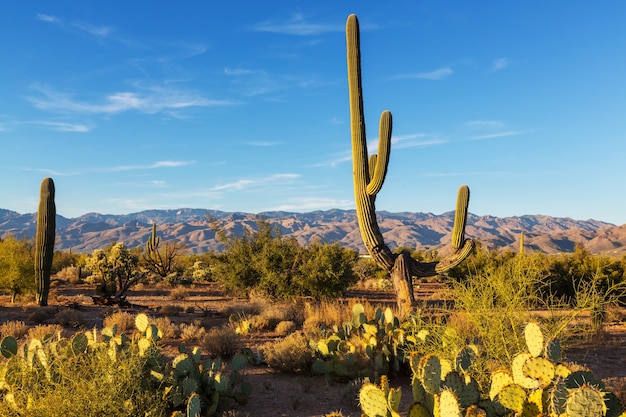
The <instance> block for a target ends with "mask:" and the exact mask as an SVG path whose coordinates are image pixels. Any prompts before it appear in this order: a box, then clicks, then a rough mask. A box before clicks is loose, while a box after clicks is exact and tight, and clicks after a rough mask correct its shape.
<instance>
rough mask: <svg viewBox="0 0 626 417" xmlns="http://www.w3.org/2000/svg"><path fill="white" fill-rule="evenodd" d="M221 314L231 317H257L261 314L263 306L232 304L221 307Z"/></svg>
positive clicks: (244, 303) (248, 303)
mask: <svg viewBox="0 0 626 417" xmlns="http://www.w3.org/2000/svg"><path fill="white" fill-rule="evenodd" d="M218 311H219V313H220V314H223V315H225V316H227V317H230V316H246V317H250V316H255V315H258V314H261V312H262V311H263V305H262V304H260V303H258V302H231V303H227V304H225V305H222V306H220V308H219V309H218Z"/></svg>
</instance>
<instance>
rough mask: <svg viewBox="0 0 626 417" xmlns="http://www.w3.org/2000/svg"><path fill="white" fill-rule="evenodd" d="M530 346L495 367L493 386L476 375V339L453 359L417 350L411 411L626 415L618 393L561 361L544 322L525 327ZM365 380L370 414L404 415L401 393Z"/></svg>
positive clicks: (364, 404)
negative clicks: (482, 383)
mask: <svg viewBox="0 0 626 417" xmlns="http://www.w3.org/2000/svg"><path fill="white" fill-rule="evenodd" d="M524 339H525V342H526V347H527V350H525V351H523V352H520V353H518V354H517V355H516V356H515V357H514V358H513V361H512V364H511V366H510V368H505V369H498V370H496V371H494V372H492V373H491V375H490V384H489V386H488V387H481V386H480V384H479V383H478V382H477V381H476V380H475V379H474V377H473V376H472V373H473V368H474V365H475V360H476V359H477V358H478V357H479V355H480V352H479V351H478V347H477V346H476V345H467V346H464V347H462V348H461V349H459V350H458V352H457V354H456V356H455V358H454V359H453V360H449V359H445V358H442V357H440V356H439V355H437V354H434V353H431V354H426V355H423V354H419V353H414V354H413V355H412V356H411V358H410V364H411V370H412V374H413V379H412V382H411V387H412V394H413V404H412V405H411V407H410V409H409V412H408V415H409V416H410V417H429V416H430V417H433V416H434V417H440V416H441V417H444V416H446V417H447V416H450V417H452V416H455V417H456V416H459V417H461V416H487V417H490V416H494V417H496V416H528V417H539V416H543V417H552V416H554V417H591V416H598V417H600V416H609V417H618V416H620V417H624V416H626V413H625V412H624V410H623V408H622V405H621V404H620V402H619V400H618V399H617V397H616V396H615V395H614V394H612V393H610V392H607V391H606V390H605V387H604V385H603V384H602V382H601V381H599V380H598V379H596V378H594V376H593V375H592V374H591V373H590V372H588V371H585V370H573V369H572V368H571V366H570V365H568V364H566V363H563V362H560V346H559V343H558V340H556V339H550V340H547V341H546V340H544V339H545V338H544V335H543V333H542V331H541V328H540V326H539V325H538V324H537V323H536V322H530V323H528V324H527V326H526V327H525V329H524ZM381 381H383V383H381V385H380V386H376V385H373V384H365V385H363V387H362V388H361V391H360V394H359V399H360V404H361V409H362V410H363V413H364V414H365V415H366V416H368V417H374V416H383V417H387V416H391V417H395V416H398V415H399V410H398V407H397V406H396V404H398V403H399V398H400V396H401V394H400V393H399V392H396V391H395V390H393V389H391V388H389V387H388V382H387V380H386V378H383V379H381Z"/></svg>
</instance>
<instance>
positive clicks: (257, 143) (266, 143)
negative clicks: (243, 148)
mask: <svg viewBox="0 0 626 417" xmlns="http://www.w3.org/2000/svg"><path fill="white" fill-rule="evenodd" d="M284 143H285V142H279V141H273V142H272V141H269V140H268V141H263V140H257V141H250V142H246V145H250V146H259V147H262V148H269V147H272V146H278V145H283V144H284Z"/></svg>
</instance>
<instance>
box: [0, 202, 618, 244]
mask: <svg viewBox="0 0 626 417" xmlns="http://www.w3.org/2000/svg"><path fill="white" fill-rule="evenodd" d="M377 216H378V222H379V226H380V228H381V231H382V232H383V236H384V238H385V242H386V243H387V244H388V245H389V247H390V248H392V249H393V248H395V247H398V246H406V247H411V248H416V249H420V250H438V249H441V248H443V247H445V246H446V245H447V244H448V243H449V241H450V233H451V230H452V226H453V223H454V212H448V213H443V214H440V215H435V214H432V213H410V212H402V213H390V212H385V211H381V212H378V213H377ZM209 219H213V220H214V221H215V222H217V224H219V227H220V228H221V229H222V230H223V231H225V232H226V234H227V235H232V234H235V235H240V234H242V233H245V230H246V229H250V230H256V227H257V221H258V219H263V220H265V221H267V222H268V223H270V224H271V225H273V226H276V227H278V228H279V229H280V232H281V233H282V234H283V236H290V237H294V238H296V239H297V240H298V241H299V242H300V243H301V244H303V245H304V244H306V243H308V242H310V241H311V240H313V239H319V240H321V241H323V242H329V243H332V242H338V243H339V244H341V245H343V246H347V247H351V248H354V249H357V250H359V251H360V252H361V253H364V252H365V249H364V247H363V244H362V242H361V237H360V234H359V230H358V225H357V220H356V213H355V211H354V210H338V209H334V210H327V211H314V212H309V213H290V212H266V213H259V214H252V213H232V212H222V211H215V210H205V209H188V208H183V209H178V210H146V211H141V212H137V213H130V214H124V215H110V214H99V213H88V214H85V215H82V216H80V217H77V218H71V219H70V218H65V217H63V216H60V215H58V216H57V243H56V249H57V250H68V249H70V248H71V249H72V250H73V251H76V252H81V253H88V252H91V251H93V250H94V249H97V248H101V247H104V246H106V245H108V244H110V243H111V242H112V241H117V242H124V243H125V244H126V245H127V246H129V247H136V246H143V245H144V244H145V242H146V240H147V238H148V236H149V235H150V233H151V226H152V224H153V223H156V224H157V227H158V235H159V236H160V237H161V240H162V241H178V242H182V243H183V244H184V245H185V246H186V248H187V249H188V250H189V251H190V252H194V253H201V252H206V251H209V250H218V251H219V250H220V249H221V247H222V246H221V244H220V242H219V241H218V240H217V239H216V237H215V231H214V230H213V229H212V227H211V222H210V221H209ZM36 220H37V215H36V213H29V214H20V213H16V212H13V211H9V210H3V209H0V236H4V235H6V234H8V233H10V234H12V235H14V236H17V237H22V236H26V237H32V236H34V235H35V227H36ZM521 232H524V241H525V247H526V248H527V250H531V251H540V252H544V253H559V252H571V251H573V250H574V246H575V245H576V244H582V245H583V246H585V247H586V248H587V249H588V250H589V251H590V252H592V253H602V254H608V255H612V256H621V255H623V254H626V225H622V226H616V225H613V224H610V223H605V222H601V221H597V220H574V219H571V218H558V217H551V216H545V215H525V216H519V217H518V216H515V217H504V218H500V217H494V216H476V215H473V214H469V215H468V221H467V228H466V234H467V236H468V237H471V238H474V239H477V240H479V241H480V242H481V243H482V245H483V246H485V247H487V248H489V249H494V248H503V249H511V250H517V249H518V248H519V237H520V234H521Z"/></svg>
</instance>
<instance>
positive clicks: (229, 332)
mask: <svg viewBox="0 0 626 417" xmlns="http://www.w3.org/2000/svg"><path fill="white" fill-rule="evenodd" d="M202 345H203V346H204V347H205V348H206V350H207V352H208V354H209V355H210V356H211V357H220V358H222V359H227V358H230V357H232V356H233V355H234V354H236V353H238V352H239V351H241V348H242V339H241V336H240V335H238V334H237V333H236V332H235V330H234V329H233V328H232V327H230V326H222V327H213V328H211V329H209V330H208V331H207V332H206V335H205V336H204V338H203V341H202Z"/></svg>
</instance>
